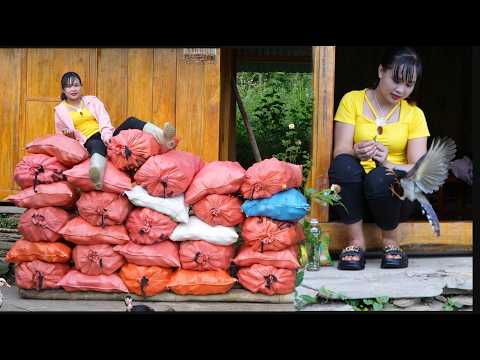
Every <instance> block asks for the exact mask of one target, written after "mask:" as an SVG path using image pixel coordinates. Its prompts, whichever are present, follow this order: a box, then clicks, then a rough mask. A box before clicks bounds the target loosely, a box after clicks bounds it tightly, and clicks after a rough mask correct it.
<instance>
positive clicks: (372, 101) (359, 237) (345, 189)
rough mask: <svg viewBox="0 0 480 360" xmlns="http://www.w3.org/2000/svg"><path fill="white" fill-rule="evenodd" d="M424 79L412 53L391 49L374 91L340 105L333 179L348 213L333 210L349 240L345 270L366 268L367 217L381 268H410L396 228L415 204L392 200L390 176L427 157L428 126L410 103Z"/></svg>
mask: <svg viewBox="0 0 480 360" xmlns="http://www.w3.org/2000/svg"><path fill="white" fill-rule="evenodd" d="M421 73H422V64H421V60H420V58H419V56H418V54H417V53H416V52H415V51H414V50H413V49H411V48H391V49H387V51H386V52H385V55H384V57H383V59H382V61H381V63H380V65H379V66H378V80H377V82H376V83H375V85H374V86H373V87H371V88H367V89H364V90H358V91H351V92H349V93H347V94H345V95H344V96H343V98H342V100H341V102H340V104H339V107H338V109H337V112H336V114H335V118H334V120H335V136H334V150H333V157H334V160H333V161H332V164H331V166H330V169H329V178H330V183H336V184H339V185H340V186H341V192H340V195H341V196H342V201H343V202H344V204H345V206H346V208H347V209H348V211H345V210H344V209H343V208H342V207H340V206H338V207H335V210H336V211H337V213H338V215H339V217H340V219H341V221H342V222H343V223H344V224H346V226H347V228H348V235H349V240H350V245H349V246H348V247H346V248H345V249H343V250H342V253H341V254H340V260H339V263H338V268H339V269H341V270H362V269H363V268H364V267H365V254H364V251H365V239H364V235H363V228H362V224H363V221H364V220H367V219H368V218H369V217H372V220H373V221H374V222H375V223H376V224H377V225H378V226H379V227H380V229H381V230H382V235H383V242H384V246H385V248H384V255H383V258H382V268H403V267H407V266H408V259H407V256H406V254H405V253H404V252H403V251H402V250H401V249H400V248H399V247H398V239H397V237H398V233H397V226H398V224H399V222H401V221H404V220H406V219H407V218H408V217H409V216H410V214H411V213H412V211H413V210H414V204H413V203H412V202H410V201H409V200H404V201H402V200H400V199H398V197H396V196H393V195H392V192H391V190H390V186H391V185H392V184H393V181H394V177H393V176H392V175H389V174H388V173H387V171H388V169H390V170H399V171H408V170H410V169H411V168H412V167H413V166H414V164H415V162H416V161H418V160H419V159H420V157H421V156H422V155H423V154H425V153H426V152H427V137H428V136H429V135H430V133H429V131H428V126H427V122H426V119H425V116H424V114H423V112H422V110H421V109H420V108H418V107H417V106H416V105H415V103H414V101H413V99H412V98H413V93H414V89H415V84H416V83H417V82H418V81H419V79H420V77H421Z"/></svg>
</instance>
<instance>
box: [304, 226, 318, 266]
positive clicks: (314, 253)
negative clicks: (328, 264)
mask: <svg viewBox="0 0 480 360" xmlns="http://www.w3.org/2000/svg"><path fill="white" fill-rule="evenodd" d="M319 247H320V229H319V228H318V220H317V219H312V220H310V237H309V239H307V253H308V263H307V270H308V271H318V270H320V267H321V264H320V254H319Z"/></svg>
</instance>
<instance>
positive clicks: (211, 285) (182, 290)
mask: <svg viewBox="0 0 480 360" xmlns="http://www.w3.org/2000/svg"><path fill="white" fill-rule="evenodd" d="M236 282H237V279H235V278H232V277H231V276H230V275H229V274H228V273H227V272H226V271H225V270H210V271H194V270H185V269H178V270H177V271H176V272H175V273H174V274H173V275H172V278H171V279H170V282H169V283H168V286H167V287H168V288H169V289H170V290H172V291H173V292H174V293H175V294H178V295H213V294H225V293H226V292H228V291H229V290H230V289H231V288H232V286H233V284H235V283H236Z"/></svg>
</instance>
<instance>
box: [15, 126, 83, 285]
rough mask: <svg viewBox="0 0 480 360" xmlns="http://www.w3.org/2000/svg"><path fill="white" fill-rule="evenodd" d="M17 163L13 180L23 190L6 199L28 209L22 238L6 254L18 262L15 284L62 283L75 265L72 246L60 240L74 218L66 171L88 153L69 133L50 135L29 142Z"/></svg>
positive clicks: (21, 225) (22, 219) (74, 197)
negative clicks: (60, 281)
mask: <svg viewBox="0 0 480 360" xmlns="http://www.w3.org/2000/svg"><path fill="white" fill-rule="evenodd" d="M26 149H27V151H28V152H29V153H31V155H26V156H25V157H24V158H23V159H22V160H21V161H20V162H19V163H18V164H17V166H16V168H15V173H14V179H15V182H16V183H17V184H18V185H19V186H20V187H21V188H22V190H21V191H20V192H19V193H18V194H16V195H13V196H9V197H8V198H7V200H10V201H13V202H14V203H15V204H16V205H17V206H19V207H24V208H27V209H28V210H27V211H25V212H24V213H23V214H22V216H21V217H20V222H19V225H18V230H19V231H20V233H21V234H22V238H21V239H20V240H18V241H17V242H16V243H15V244H14V245H13V247H12V248H11V249H10V251H9V252H8V253H7V256H6V259H7V261H9V262H13V263H16V265H17V266H16V271H15V275H16V283H17V285H18V287H20V288H23V289H37V290H42V289H53V288H58V287H59V285H58V281H59V280H60V279H61V278H62V277H63V276H64V275H65V274H66V273H67V272H68V271H69V270H70V266H69V262H70V260H71V258H72V249H71V246H69V244H67V243H65V242H64V241H62V239H61V237H62V236H61V233H60V231H61V228H62V227H63V226H64V225H65V224H66V223H67V222H68V221H69V220H70V219H71V218H72V217H73V215H72V214H71V212H69V211H67V210H72V208H73V206H74V204H75V201H76V200H77V199H78V194H77V191H76V189H75V188H74V187H73V186H72V185H71V184H70V183H68V182H66V181H65V176H64V172H65V171H66V170H67V169H68V168H70V167H71V166H73V165H75V164H78V163H79V162H81V161H83V160H85V159H86V158H87V157H88V153H87V151H86V150H85V149H84V148H83V147H82V146H81V145H80V144H79V143H78V142H77V141H75V140H73V139H70V138H68V137H66V136H64V135H55V136H46V137H43V138H40V139H37V140H35V141H33V142H32V143H30V144H28V145H27V148H26Z"/></svg>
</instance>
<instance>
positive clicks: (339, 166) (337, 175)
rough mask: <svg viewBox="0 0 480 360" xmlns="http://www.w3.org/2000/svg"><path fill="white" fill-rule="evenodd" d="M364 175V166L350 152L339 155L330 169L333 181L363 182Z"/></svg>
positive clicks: (330, 176)
mask: <svg viewBox="0 0 480 360" xmlns="http://www.w3.org/2000/svg"><path fill="white" fill-rule="evenodd" d="M362 175H363V168H362V166H361V165H360V163H359V161H358V160H357V159H355V158H354V157H353V156H352V155H350V154H340V155H337V156H336V157H335V159H333V161H332V163H331V165H330V169H329V170H328V176H329V178H330V182H331V183H346V182H361V181H362Z"/></svg>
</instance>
